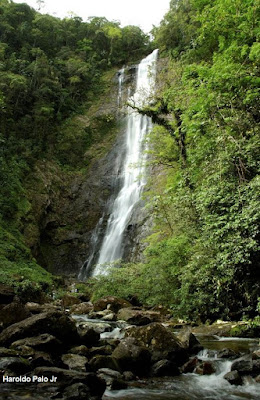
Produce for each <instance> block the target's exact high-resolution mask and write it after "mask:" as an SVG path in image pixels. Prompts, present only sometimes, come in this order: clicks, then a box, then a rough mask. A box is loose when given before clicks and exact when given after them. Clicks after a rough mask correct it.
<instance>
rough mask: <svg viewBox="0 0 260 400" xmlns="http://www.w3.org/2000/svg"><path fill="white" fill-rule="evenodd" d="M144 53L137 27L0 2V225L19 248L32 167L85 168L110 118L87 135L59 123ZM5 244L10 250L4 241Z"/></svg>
mask: <svg viewBox="0 0 260 400" xmlns="http://www.w3.org/2000/svg"><path fill="white" fill-rule="evenodd" d="M147 52H149V40H148V37H147V36H146V35H145V34H144V33H143V32H142V31H141V29H140V28H138V27H135V26H127V27H124V28H121V27H120V24H119V23H117V22H110V21H108V20H107V19H106V18H97V17H93V18H90V19H89V20H88V21H87V22H83V21H82V19H81V18H79V17H71V18H65V19H62V20H61V19H58V18H55V17H53V16H50V15H42V14H40V13H38V12H36V11H35V10H34V9H32V8H30V7H29V6H28V5H27V4H16V3H14V2H12V1H9V0H0V182H1V191H0V227H3V229H4V230H5V231H7V232H9V233H10V234H11V233H14V231H15V233H14V236H15V237H16V238H17V241H16V244H14V246H15V247H17V246H18V247H19V248H20V249H23V250H24V251H25V248H24V247H23V244H22V242H23V238H22V236H21V235H18V233H19V231H21V228H22V224H23V222H24V221H23V220H24V216H25V215H26V213H27V212H28V211H29V210H30V203H29V202H28V195H27V193H26V189H25V184H24V181H25V178H26V177H27V176H28V175H29V174H30V172H31V171H32V170H33V168H34V165H35V162H37V161H39V160H42V159H45V160H46V159H47V160H48V159H49V160H52V161H53V160H54V162H56V163H57V164H59V165H60V166H61V168H64V167H66V168H67V169H68V170H73V169H75V168H82V167H84V161H83V162H82V160H83V158H84V157H83V156H84V154H85V153H86V150H87V149H88V148H89V147H90V146H91V144H92V143H93V142H95V141H99V140H101V136H102V134H104V132H105V131H107V130H108V129H109V128H111V129H113V128H114V126H113V122H114V121H110V123H109V124H108V123H107V121H105V122H104V121H103V122H102V121H98V123H99V125H97V129H96V131H95V132H94V131H93V130H92V131H91V130H90V129H85V130H84V129H83V128H81V129H73V127H72V124H69V123H67V122H65V120H66V119H69V118H70V117H71V116H72V115H73V113H74V114H75V113H80V112H81V111H82V112H83V110H84V112H86V110H87V109H88V108H89V107H90V106H91V103H92V102H93V101H94V100H95V99H96V98H97V97H98V96H100V95H101V93H102V91H103V90H104V87H105V84H106V82H105V81H104V79H103V77H104V76H105V75H106V74H107V72H108V71H109V70H110V69H113V68H115V66H117V67H118V66H122V65H123V64H124V63H126V62H129V61H135V60H138V59H140V58H141V57H142V56H143V54H146V53H147ZM110 79H111V77H110ZM104 125H106V127H104ZM66 126H68V127H69V128H68V129H66ZM18 237H19V239H18ZM2 239H3V238H2V237H1V239H0V241H1V240H2ZM6 241H7V242H8V243H9V242H10V245H13V244H12V240H11V238H10V237H9V236H6V237H5V239H3V244H5V242H6ZM19 251H20V250H19ZM5 254H6V255H7V258H8V251H6V253H5ZM24 254H25V255H26V254H27V253H26V251H25V253H24ZM27 260H28V262H30V258H29V254H27ZM23 261H24V260H23ZM12 262H13V260H12ZM6 265H7V264H2V268H3V269H4V268H7V267H6ZM8 265H9V264H8ZM18 270H19V268H18V267H17V271H18ZM23 275H24V276H25V275H26V274H23Z"/></svg>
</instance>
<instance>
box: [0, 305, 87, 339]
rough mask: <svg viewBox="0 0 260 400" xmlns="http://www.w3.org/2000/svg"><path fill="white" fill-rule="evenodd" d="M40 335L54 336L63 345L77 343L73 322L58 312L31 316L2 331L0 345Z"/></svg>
mask: <svg viewBox="0 0 260 400" xmlns="http://www.w3.org/2000/svg"><path fill="white" fill-rule="evenodd" d="M41 333H49V334H51V335H54V336H55V337H57V339H59V340H61V341H62V342H63V343H64V344H71V343H73V342H78V341H79V337H78V333H77V329H76V326H75V323H74V321H73V320H71V319H70V318H69V317H68V316H67V315H65V314H64V313H62V312H60V311H49V312H46V313H41V314H37V315H33V316H32V317H29V318H26V319H24V320H23V321H20V322H17V323H16V324H13V325H10V326H9V327H8V328H6V329H4V330H3V331H2V332H1V334H0V345H3V346H5V345H10V344H11V343H13V342H15V341H16V340H19V339H23V338H26V337H32V336H35V335H39V334H41Z"/></svg>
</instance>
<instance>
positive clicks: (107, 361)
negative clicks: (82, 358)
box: [89, 355, 120, 371]
mask: <svg viewBox="0 0 260 400" xmlns="http://www.w3.org/2000/svg"><path fill="white" fill-rule="evenodd" d="M89 365H90V368H91V370H92V371H97V370H99V369H101V368H109V369H113V370H115V371H120V366H119V363H118V361H117V360H116V359H115V358H114V357H111V356H102V355H98V356H95V357H93V358H92V359H91V360H90V363H89Z"/></svg>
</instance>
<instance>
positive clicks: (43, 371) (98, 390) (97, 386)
mask: <svg viewBox="0 0 260 400" xmlns="http://www.w3.org/2000/svg"><path fill="white" fill-rule="evenodd" d="M34 375H38V376H42V375H43V376H47V377H48V378H51V377H52V376H56V377H57V384H58V385H64V384H65V385H66V386H70V385H72V384H74V383H79V382H81V383H83V384H84V385H86V386H87V387H88V390H89V394H90V396H97V397H100V398H101V397H102V395H103V393H104V391H105V389H106V384H105V382H104V381H103V379H101V378H99V377H98V376H97V375H96V374H94V373H87V372H79V371H73V370H68V369H63V368H56V367H38V368H36V369H35V370H34Z"/></svg>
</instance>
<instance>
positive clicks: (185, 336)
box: [178, 327, 203, 355]
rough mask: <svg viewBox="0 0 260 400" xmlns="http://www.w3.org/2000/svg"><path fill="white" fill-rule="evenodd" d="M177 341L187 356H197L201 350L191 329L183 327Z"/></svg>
mask: <svg viewBox="0 0 260 400" xmlns="http://www.w3.org/2000/svg"><path fill="white" fill-rule="evenodd" d="M178 340H179V341H180V343H181V345H182V346H183V348H185V349H186V350H187V351H188V353H189V354H193V355H195V354H197V353H198V352H199V351H200V350H202V349H203V346H201V344H200V342H199V341H198V339H197V338H196V336H195V335H194V334H193V333H192V332H191V327H184V328H183V329H182V330H181V331H180V333H179V334H178Z"/></svg>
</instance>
